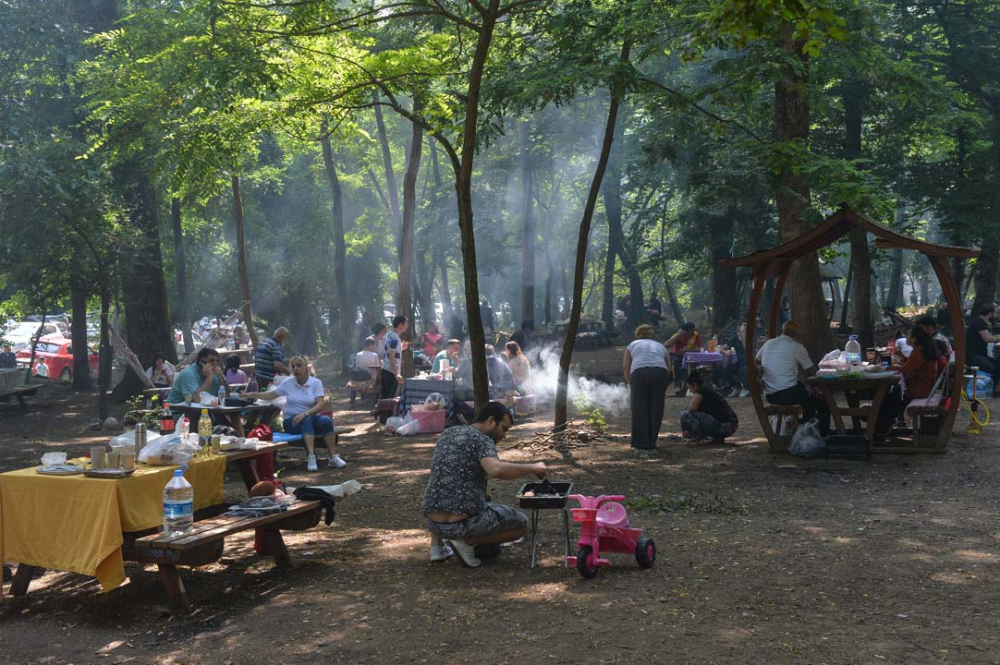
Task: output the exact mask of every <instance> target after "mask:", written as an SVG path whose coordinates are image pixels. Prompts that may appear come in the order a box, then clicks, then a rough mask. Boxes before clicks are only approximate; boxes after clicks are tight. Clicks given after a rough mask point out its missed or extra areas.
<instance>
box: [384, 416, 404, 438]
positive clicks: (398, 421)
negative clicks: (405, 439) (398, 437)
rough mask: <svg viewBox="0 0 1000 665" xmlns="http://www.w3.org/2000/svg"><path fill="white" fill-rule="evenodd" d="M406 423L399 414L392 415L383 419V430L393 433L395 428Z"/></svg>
mask: <svg viewBox="0 0 1000 665" xmlns="http://www.w3.org/2000/svg"><path fill="white" fill-rule="evenodd" d="M405 424H406V421H405V420H403V419H402V418H400V417H399V416H393V417H391V418H389V419H388V420H387V421H385V431H386V432H388V433H389V434H395V433H396V430H397V429H398V428H400V427H402V426H403V425H405Z"/></svg>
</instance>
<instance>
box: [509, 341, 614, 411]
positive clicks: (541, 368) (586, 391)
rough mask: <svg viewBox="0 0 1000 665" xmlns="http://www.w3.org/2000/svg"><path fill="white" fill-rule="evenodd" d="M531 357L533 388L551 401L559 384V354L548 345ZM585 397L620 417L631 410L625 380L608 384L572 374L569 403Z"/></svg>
mask: <svg viewBox="0 0 1000 665" xmlns="http://www.w3.org/2000/svg"><path fill="white" fill-rule="evenodd" d="M529 357H530V359H531V391H532V393H534V395H535V396H536V397H537V398H538V399H539V400H541V401H544V402H552V401H555V398H556V389H557V387H558V385H559V354H557V353H556V351H555V347H553V346H545V347H542V348H541V349H540V350H538V352H537V353H536V352H534V349H533V350H532V353H530V354H529ZM583 400H585V401H586V402H588V404H590V405H593V406H596V407H598V408H599V409H601V411H603V412H604V413H605V414H607V415H614V416H618V415H621V414H623V413H625V412H627V411H628V409H629V391H628V386H627V385H625V384H624V383H605V382H603V381H598V380H596V379H590V378H587V377H581V376H576V375H575V374H574V373H573V371H572V369H570V375H569V402H570V404H575V403H577V401H583Z"/></svg>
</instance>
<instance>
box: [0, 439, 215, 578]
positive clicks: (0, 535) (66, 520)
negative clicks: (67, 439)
mask: <svg viewBox="0 0 1000 665" xmlns="http://www.w3.org/2000/svg"><path fill="white" fill-rule="evenodd" d="M176 468H177V467H175V466H145V465H140V466H137V467H136V470H135V473H134V474H133V475H132V476H129V477H128V478H123V479H121V480H105V479H101V478H87V477H86V476H82V475H77V476H43V475H41V474H39V473H36V472H35V468H34V467H31V468H28V469H20V470H18V471H11V472H9V473H3V474H0V560H3V561H16V562H18V563H26V564H29V565H33V566H42V567H45V568H51V569H55V570H66V571H69V572H73V573H79V574H81V575H90V576H92V577H96V578H97V580H98V581H99V582H100V583H101V587H103V589H104V590H105V591H111V590H112V589H114V588H116V587H118V586H119V585H121V583H122V582H124V581H125V566H124V564H123V562H122V552H121V547H122V543H123V542H124V538H123V537H122V534H123V533H124V532H129V531H142V530H145V529H152V528H154V527H157V526H159V525H160V524H162V523H163V487H164V486H165V485H166V484H167V481H169V480H170V478H171V477H172V476H173V472H174V469H176ZM225 468H226V460H225V457H222V456H213V457H196V458H195V459H194V460H192V461H191V464H190V465H189V468H188V470H187V472H186V473H185V474H184V477H185V478H187V480H188V482H189V483H191V485H192V487H194V508H195V510H198V509H200V508H206V507H208V506H213V505H216V504H218V503H221V502H222V498H223V495H222V483H223V472H224V471H225Z"/></svg>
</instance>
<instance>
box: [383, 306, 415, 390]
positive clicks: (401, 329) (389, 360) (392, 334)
mask: <svg viewBox="0 0 1000 665" xmlns="http://www.w3.org/2000/svg"><path fill="white" fill-rule="evenodd" d="M409 326H410V323H409V321H407V319H406V317H405V316H403V315H402V314H397V315H396V316H395V318H393V320H392V330H390V331H389V332H388V333H386V335H385V356H384V357H383V358H382V396H381V397H382V399H392V398H393V397H395V396H396V390H397V388H398V387H399V386H401V385H403V351H406V349H407V348H409V344H407V343H406V342H404V341H403V339H402V336H403V335H404V334H406V330H407V329H408V328H409Z"/></svg>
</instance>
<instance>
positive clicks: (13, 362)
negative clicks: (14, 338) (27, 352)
mask: <svg viewBox="0 0 1000 665" xmlns="http://www.w3.org/2000/svg"><path fill="white" fill-rule="evenodd" d="M15 367H17V355H16V354H15V353H14V352H13V351H11V350H10V344H4V345H3V353H0V369H14V368H15Z"/></svg>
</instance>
